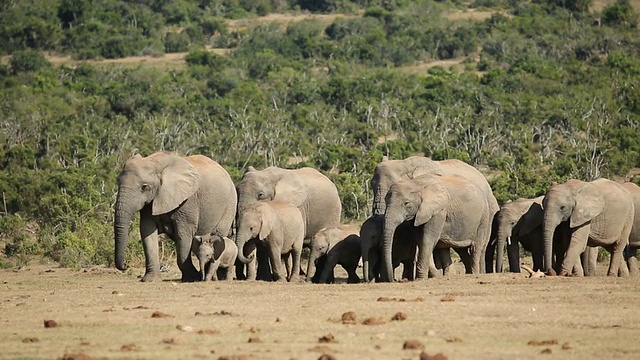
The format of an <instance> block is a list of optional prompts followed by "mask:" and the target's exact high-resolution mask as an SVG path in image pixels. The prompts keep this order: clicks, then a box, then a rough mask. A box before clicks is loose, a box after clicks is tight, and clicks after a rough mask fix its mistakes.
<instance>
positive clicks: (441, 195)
mask: <svg viewBox="0 0 640 360" xmlns="http://www.w3.org/2000/svg"><path fill="white" fill-rule="evenodd" d="M434 190H435V191H434ZM420 195H421V196H420V197H421V199H422V201H421V202H420V206H419V207H418V211H417V212H416V217H415V219H414V221H413V225H414V226H420V225H424V224H426V223H427V221H429V220H431V218H432V217H433V216H434V215H436V214H438V213H439V212H441V211H444V210H445V208H446V207H447V204H448V202H449V193H448V192H447V190H446V189H445V188H444V186H438V187H437V188H436V189H425V190H423V191H422V192H421V193H420Z"/></svg>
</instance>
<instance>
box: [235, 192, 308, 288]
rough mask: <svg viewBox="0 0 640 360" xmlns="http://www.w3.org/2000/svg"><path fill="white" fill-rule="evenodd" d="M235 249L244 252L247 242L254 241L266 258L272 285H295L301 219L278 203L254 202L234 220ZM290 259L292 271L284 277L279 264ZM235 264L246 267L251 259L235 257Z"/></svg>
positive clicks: (295, 211)
mask: <svg viewBox="0 0 640 360" xmlns="http://www.w3.org/2000/svg"><path fill="white" fill-rule="evenodd" d="M238 220H239V221H238V223H239V224H240V225H239V226H238V232H237V234H236V235H237V236H236V245H237V246H238V248H239V249H242V248H244V245H245V243H247V242H248V241H256V242H258V243H260V244H261V246H262V247H263V248H265V249H266V251H267V253H268V255H269V261H270V265H271V271H272V274H273V275H272V277H273V279H274V280H275V281H285V280H288V281H295V280H296V279H297V278H298V276H299V273H300V256H301V254H302V241H303V238H304V219H303V217H302V214H301V212H300V210H299V209H298V208H297V207H296V206H294V205H292V204H289V203H286V202H282V201H268V202H258V203H254V204H253V205H250V206H248V207H246V208H245V209H244V211H243V212H242V213H241V214H239V216H238ZM289 256H292V268H291V269H290V271H287V272H288V274H287V275H286V276H285V271H283V270H284V269H283V264H282V262H283V261H285V262H286V261H287V260H288V257H289ZM238 260H239V261H240V262H241V263H243V264H247V263H249V262H250V261H251V260H252V259H251V258H246V257H245V256H244V254H242V253H240V252H239V253H238Z"/></svg>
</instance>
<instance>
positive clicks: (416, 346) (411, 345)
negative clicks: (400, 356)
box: [402, 340, 424, 350]
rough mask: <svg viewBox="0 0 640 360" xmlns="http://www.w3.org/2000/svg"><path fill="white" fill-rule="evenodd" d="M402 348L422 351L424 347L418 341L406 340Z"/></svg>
mask: <svg viewBox="0 0 640 360" xmlns="http://www.w3.org/2000/svg"><path fill="white" fill-rule="evenodd" d="M402 348H403V349H404V350H424V345H423V344H422V343H421V342H420V341H418V340H407V341H405V342H404V345H402Z"/></svg>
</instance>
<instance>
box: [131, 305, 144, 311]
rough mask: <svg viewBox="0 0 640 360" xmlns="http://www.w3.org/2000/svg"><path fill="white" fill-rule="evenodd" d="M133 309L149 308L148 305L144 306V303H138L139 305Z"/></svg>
mask: <svg viewBox="0 0 640 360" xmlns="http://www.w3.org/2000/svg"><path fill="white" fill-rule="evenodd" d="M132 309H134V310H140V309H148V307H146V306H143V305H138V306H136V307H134V308H132Z"/></svg>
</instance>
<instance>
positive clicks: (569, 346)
mask: <svg viewBox="0 0 640 360" xmlns="http://www.w3.org/2000/svg"><path fill="white" fill-rule="evenodd" d="M571 349H573V345H571V343H570V342H566V343H564V344H562V350H571Z"/></svg>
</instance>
